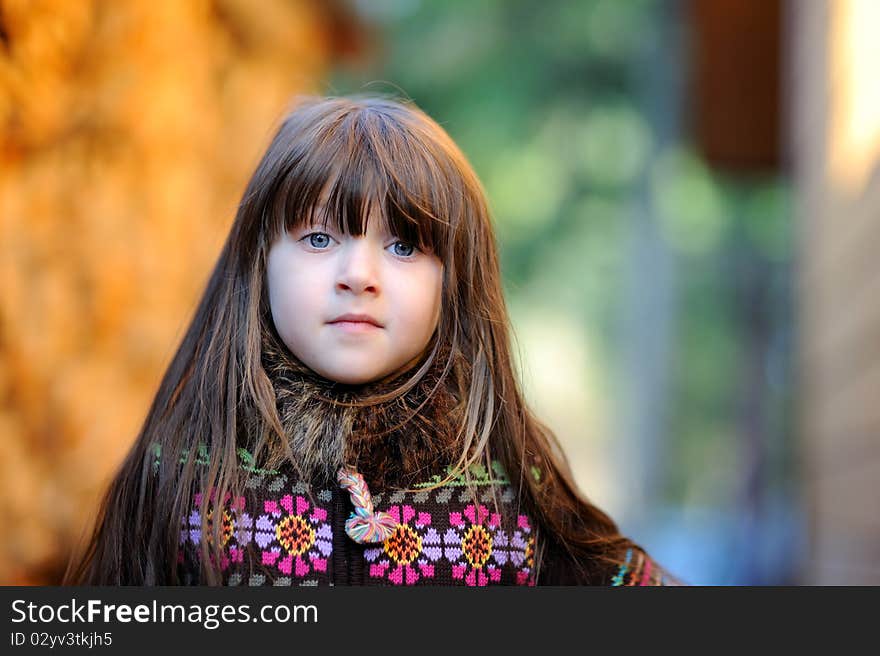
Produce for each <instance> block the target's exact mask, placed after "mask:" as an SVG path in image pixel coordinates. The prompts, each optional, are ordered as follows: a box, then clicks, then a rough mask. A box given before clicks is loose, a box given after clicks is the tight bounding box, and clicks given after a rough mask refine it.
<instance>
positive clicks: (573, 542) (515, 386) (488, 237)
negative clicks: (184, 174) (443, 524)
mask: <svg viewBox="0 0 880 656" xmlns="http://www.w3.org/2000/svg"><path fill="white" fill-rule="evenodd" d="M325 196H326V202H324V198H325ZM321 202H324V206H325V209H324V214H323V220H324V221H325V222H326V221H334V222H335V223H336V226H337V228H338V229H339V230H340V231H344V232H346V233H350V234H355V235H360V234H363V232H364V230H365V228H366V226H365V225H364V224H365V217H367V216H369V215H370V211H371V210H372V209H374V207H373V206H375V209H378V210H379V212H380V214H381V216H382V218H383V219H384V220H385V221H387V222H388V224H389V226H390V227H391V230H392V232H393V233H394V234H395V236H397V237H398V238H400V239H402V240H405V241H408V242H409V243H412V244H415V245H417V246H419V248H420V249H424V250H427V251H430V252H432V253H434V254H436V255H437V256H438V257H439V258H440V260H441V261H442V262H443V264H444V280H443V294H442V309H441V313H440V320H439V325H438V329H437V332H436V333H435V339H433V340H432V342H431V345H430V346H429V350H430V352H429V353H428V354H427V356H426V357H425V358H424V362H423V363H422V365H421V366H420V367H417V368H415V369H414V370H413V371H412V372H411V375H410V374H408V376H407V380H406V381H405V383H404V385H402V387H401V389H400V390H398V391H397V392H396V393H403V392H404V391H405V390H406V389H409V388H411V387H412V386H413V385H415V384H416V382H418V381H419V380H420V378H421V377H422V376H424V375H425V373H426V371H428V369H429V368H430V367H431V366H432V364H434V359H435V358H437V357H448V362H447V363H446V366H445V369H444V375H449V380H451V381H453V384H455V385H457V386H458V389H457V392H458V394H459V398H461V399H464V400H466V412H464V413H463V421H462V425H461V426H459V427H458V435H459V441H460V447H461V448H460V453H461V455H460V458H459V459H458V462H457V463H455V465H454V467H453V469H452V473H451V474H450V476H457V475H459V474H464V475H467V473H468V471H469V470H470V468H471V466H473V465H474V464H482V465H483V466H485V467H487V468H491V466H492V462H493V461H496V460H497V461H499V462H500V463H501V465H502V466H503V467H504V470H505V471H506V472H507V473H508V476H509V479H510V481H511V482H512V483H513V484H514V485H515V486H516V487H517V489H518V490H519V492H520V495H521V499H522V503H524V504H525V505H526V506H527V507H528V508H529V509H530V511H531V513H532V516H533V517H535V518H536V520H537V528H538V530H539V531H540V532H541V533H542V534H543V535H544V536H545V538H546V539H545V540H544V541H543V542H544V543H546V545H547V546H546V549H545V550H544V551H542V553H539V554H538V555H537V558H536V560H537V562H538V566H539V567H540V564H541V560H542V557H543V556H544V554H546V553H550V552H552V553H554V554H555V555H554V558H556V559H557V561H558V559H560V558H562V559H564V562H565V563H566V570H567V571H568V572H569V575H570V578H572V580H574V581H576V582H582V583H603V582H607V581H608V580H609V576H608V573H609V571H611V568H612V567H614V566H615V565H618V564H619V563H621V562H622V561H623V553H624V552H625V551H627V550H628V549H639V547H638V546H637V545H635V544H633V543H632V542H631V541H630V540H628V539H627V538H625V537H624V536H622V535H621V534H620V533H619V531H618V529H617V527H616V526H615V524H614V522H613V521H612V520H611V519H610V518H609V517H608V516H607V515H606V514H605V513H603V512H602V511H601V510H599V509H598V508H596V507H595V506H594V505H592V504H591V503H589V501H587V500H586V499H585V498H584V497H583V496H582V495H581V494H580V493H579V491H578V490H577V488H576V486H575V484H574V482H573V478H572V474H571V471H570V469H569V466H568V464H567V461H566V459H565V456H564V454H563V453H562V451H561V449H560V448H559V444H558V442H557V440H556V438H555V436H554V435H553V434H552V432H551V431H550V430H549V429H548V428H547V427H546V426H545V425H544V424H542V423H541V422H540V421H539V420H538V419H537V418H536V417H535V416H534V415H533V414H532V412H531V411H530V410H529V408H528V407H527V406H526V403H525V401H524V398H523V393H522V390H521V386H520V384H519V382H518V380H517V376H516V374H515V371H514V366H513V362H512V359H511V348H510V326H509V318H508V312H507V307H506V304H505V299H504V296H503V292H502V286H501V274H500V268H499V263H498V256H497V249H496V240H495V234H494V230H493V227H492V221H491V219H490V213H489V209H488V206H487V203H486V196H485V192H484V190H483V188H482V185H481V183H480V181H479V180H478V178H477V176H476V174H475V173H474V171H473V169H472V168H471V166H470V164H469V163H468V161H467V159H466V158H465V156H464V155H463V154H462V152H461V151H460V150H459V148H458V147H457V146H456V145H455V143H454V142H453V141H452V139H451V138H450V137H449V136H448V135H447V134H446V132H445V131H444V130H443V129H442V128H441V127H440V126H439V125H438V124H437V123H436V122H435V121H434V120H432V119H431V118H430V117H428V116H427V115H426V114H425V113H424V112H422V111H421V110H420V109H418V108H417V107H415V106H414V105H413V104H412V103H410V102H408V101H401V100H394V99H389V98H384V97H377V96H354V97H345V98H339V97H335V98H322V97H311V96H306V97H299V98H297V99H296V102H295V103H294V105H293V108H292V110H291V111H290V112H289V113H288V114H287V116H286V117H285V118H284V119H283V121H282V123H281V125H280V128H279V129H278V130H277V132H276V134H275V136H274V138H273V139H272V141H271V143H270V145H269V147H268V150H267V151H266V153H265V155H264V156H263V158H262V160H261V161H260V163H259V165H258V167H257V169H256V171H255V173H254V174H253V176H252V178H251V180H250V181H249V183H248V185H247V187H246V189H245V192H244V196H243V198H242V200H241V203H240V205H239V207H238V211H237V214H236V217H235V221H234V223H233V225H232V228H231V230H230V234H229V236H228V239H227V241H226V243H225V245H224V246H223V249H222V251H221V253H220V256H219V259H218V260H217V263H216V265H215V267H214V270H213V272H212V274H211V277H210V279H209V281H208V284H207V288H206V290H205V292H204V295H203V296H202V298H201V301H200V302H199V304H198V307H197V309H196V312H195V315H194V318H193V320H192V322H191V324H190V325H189V328H188V329H187V331H186V334H185V335H184V337H183V340H182V343H181V344H180V347H179V348H178V350H177V352H176V354H175V355H174V358H173V360H172V362H171V364H170V366H169V367H168V370H167V371H166V373H165V375H164V377H163V379H162V382H161V384H160V386H159V390H158V392H157V394H156V396H155V399H154V400H153V403H152V405H151V406H150V408H149V411H148V413H147V416H146V419H145V421H144V424H143V427H142V428H141V430H140V433H139V435H138V437H137V440H136V442H135V444H134V446H133V447H132V449H131V451H130V453H129V454H128V456H127V457H126V459H125V460H124V462H123V463H122V465H121V467H120V469H119V471H118V472H117V474H116V476H115V478H114V480H113V481H112V483H111V485H110V487H109V489H108V490H107V493H106V495H105V497H104V499H103V501H102V504H101V506H100V510H99V513H98V516H97V521H96V523H95V526H94V529H93V531H92V533H91V535H90V538H89V540H88V542H87V543H86V546H85V547H84V548H83V549H82V550H81V551H82V553H80V554H79V555H78V556H77V557H76V558H75V559H72V560H71V563H70V566H69V567H68V571H67V574H66V576H65V582H66V583H78V584H147V585H156V584H160V585H169V584H175V583H177V582H178V579H177V562H178V557H179V553H180V552H179V546H178V542H179V537H180V529H179V527H180V526H181V522H182V519H183V517H184V513H185V512H186V511H187V510H188V508H189V504H190V502H191V499H192V494H193V492H194V491H196V490H212V491H214V493H215V494H216V495H217V497H219V498H221V499H222V498H225V497H226V496H227V495H229V494H237V493H238V492H239V490H241V488H242V485H243V481H242V473H241V471H240V469H239V467H238V461H237V457H238V456H237V454H238V449H239V448H240V447H242V446H243V445H247V446H248V447H249V448H250V449H251V450H252V452H253V453H254V454H256V458H257V459H259V457H260V454H268V455H269V456H270V457H271V456H272V455H273V454H274V455H275V456H277V455H278V454H283V455H284V457H285V459H287V460H289V461H290V463H291V464H292V465H293V466H294V467H296V466H297V463H296V457H295V455H294V454H292V453H290V450H289V445H288V444H287V441H286V440H285V439H284V431H283V428H282V426H281V424H280V422H279V418H278V413H277V410H276V406H275V393H274V390H273V386H272V383H271V381H270V379H269V378H268V377H267V374H266V372H265V371H264V369H263V367H262V364H261V357H260V355H261V335H262V334H263V331H264V330H265V327H266V322H267V321H269V322H271V318H269V312H268V306H267V293H266V258H267V253H268V249H269V247H270V246H271V244H272V243H273V241H274V240H275V238H276V237H277V236H278V235H279V234H280V233H281V231H282V230H286V229H292V228H294V227H296V225H297V224H298V223H300V222H302V221H304V220H305V219H306V218H309V219H310V220H313V219H314V218H315V216H316V212H317V211H318V210H317V208H318V206H319V203H321ZM440 354H443V355H440ZM460 361H463V362H467V363H468V364H469V372H468V375H467V376H461V375H459V374H460V372H456V371H455V362H460ZM254 425H260V426H263V427H265V430H261V431H258V435H249V434H247V433H248V431H246V430H244V427H246V426H249V427H252V426H254ZM200 447H202V448H206V449H207V451H208V452H209V453H210V454H211V457H210V458H209V462H208V464H207V466H202V467H197V466H196V461H197V460H198V456H197V452H198V450H199V448H200ZM215 456H217V457H215ZM490 470H491V469H490ZM205 496H206V497H207V496H209V495H205ZM201 512H202V513H203V517H204V516H205V513H206V512H208V509H207V499H205V500H203V503H202V506H201ZM209 524H210V525H212V526H213V528H212V530H213V532H214V535H213V538H214V539H213V540H211V539H206V540H202V541H201V545H202V546H201V548H202V549H203V550H204V551H203V554H204V555H206V556H208V561H209V562H219V561H218V560H213V561H212V560H211V559H212V558H214V559H216V558H219V552H218V549H219V546H218V545H219V544H220V539H219V533H218V532H219V529H220V524H221V522H219V521H218V522H213V523H210V522H209ZM209 543H210V544H212V545H213V549H214V551H213V552H211V553H208V548H209ZM548 550H549V551H548ZM206 581H207V582H208V583H209V584H216V583H218V582H219V581H220V576H219V573H218V572H210V571H209V572H208V574H207V578H206Z"/></svg>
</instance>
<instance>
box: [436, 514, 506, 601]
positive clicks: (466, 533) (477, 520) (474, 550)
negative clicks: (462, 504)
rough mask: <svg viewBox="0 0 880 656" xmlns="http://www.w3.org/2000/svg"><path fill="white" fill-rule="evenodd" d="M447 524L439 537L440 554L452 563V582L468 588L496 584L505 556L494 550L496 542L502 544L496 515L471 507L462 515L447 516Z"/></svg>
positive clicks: (502, 537) (499, 525) (498, 520)
mask: <svg viewBox="0 0 880 656" xmlns="http://www.w3.org/2000/svg"><path fill="white" fill-rule="evenodd" d="M462 515H464V517H462ZM465 520H467V521H465ZM449 524H450V527H449V529H448V530H447V531H446V532H445V533H444V534H443V553H444V555H445V556H446V558H447V559H448V560H449V561H450V562H451V563H452V578H454V579H457V580H459V581H464V582H465V584H467V585H469V586H485V585H489V584H490V583H500V581H501V566H502V565H503V564H504V563H505V562H507V559H506V554H505V553H504V552H501V553H500V554H496V550H495V543H496V542H497V541H498V538H499V537H500V538H501V541H502V542H503V541H504V534H503V531H501V517H500V515H499V514H498V513H491V514H490V513H489V510H488V508H486V506H483V505H480V506H475V505H473V504H471V505H469V506H467V507H466V508H465V509H464V513H458V512H453V513H449ZM499 556H500V557H499Z"/></svg>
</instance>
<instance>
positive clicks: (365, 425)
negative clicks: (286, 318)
mask: <svg viewBox="0 0 880 656" xmlns="http://www.w3.org/2000/svg"><path fill="white" fill-rule="evenodd" d="M430 348H431V346H430V345H429V348H428V349H427V350H426V353H428V352H430ZM438 356H439V357H437V358H436V359H435V361H434V363H433V364H432V365H431V367H430V369H429V370H428V371H427V372H426V375H425V376H423V377H422V379H421V380H420V381H418V382H417V383H416V384H415V386H414V387H412V388H411V389H410V390H408V391H407V392H405V393H404V394H403V395H401V396H398V397H397V398H395V399H393V400H390V401H385V402H379V403H374V404H371V405H367V406H361V407H357V406H355V407H351V406H345V405H341V404H346V403H347V404H350V403H352V402H357V401H360V400H363V399H365V398H367V397H369V396H375V395H379V394H384V393H387V392H391V391H392V390H395V389H396V388H397V387H399V386H401V385H402V383H404V382H405V381H406V379H407V378H408V376H410V375H412V374H413V373H414V372H415V371H417V370H418V368H419V367H420V366H421V365H422V364H423V363H424V359H423V360H420V361H419V362H418V363H417V364H416V365H415V367H413V368H411V369H410V370H409V371H408V372H406V373H404V374H398V375H397V376H396V377H393V378H391V379H387V380H382V381H376V382H372V383H367V384H365V385H346V384H342V383H336V382H334V381H330V380H328V379H326V378H323V377H321V376H319V375H318V374H316V373H315V372H314V371H312V370H311V369H309V368H308V367H307V366H306V365H305V364H303V363H302V361H300V360H299V359H298V358H297V357H296V356H295V355H293V353H291V351H290V350H289V349H288V348H287V346H286V345H284V343H283V342H282V341H281V339H280V337H279V336H278V334H277V332H276V331H275V330H274V327H271V328H270V329H269V330H266V331H264V335H263V352H262V363H263V367H264V369H265V371H266V373H267V375H268V376H269V380H270V381H271V383H272V386H273V387H274V390H275V399H276V408H277V410H278V416H279V418H280V420H281V425H282V427H283V428H284V433H285V436H286V437H287V439H288V444H289V445H290V448H291V451H292V454H293V457H294V459H295V462H296V466H297V468H298V469H299V471H300V472H301V473H302V475H303V476H306V477H307V478H308V479H309V480H311V481H312V482H313V483H314V484H320V485H327V484H335V480H336V471H337V470H338V469H339V467H340V466H342V465H346V466H349V467H353V468H354V469H356V470H357V471H359V472H360V473H361V474H363V476H364V478H365V480H366V481H367V484H368V485H369V486H370V488H371V489H372V490H373V491H374V492H379V491H381V490H385V489H392V488H407V487H411V486H412V485H413V484H415V483H418V482H421V481H426V480H428V479H430V477H431V476H432V475H433V474H442V473H443V472H444V469H445V467H446V466H447V465H449V464H451V463H454V462H455V461H456V459H457V458H458V457H459V456H460V449H457V448H456V444H455V443H456V430H457V427H458V426H459V425H460V420H461V417H462V415H463V413H464V404H463V403H462V401H461V395H460V394H458V393H457V392H456V384H455V383H458V384H459V385H460V384H461V382H462V381H463V380H467V378H465V377H463V376H465V375H466V374H465V367H466V363H464V362H463V358H461V357H459V358H457V359H456V360H455V362H454V365H453V367H452V368H451V369H450V372H449V373H448V374H447V376H446V378H445V379H444V380H443V381H440V378H441V376H442V374H443V369H444V366H445V364H446V361H447V358H448V357H449V352H448V350H443V349H441V351H440V353H439V354H438ZM438 382H439V385H438ZM435 386H436V388H437V389H436V390H434V387H435ZM432 390H433V394H432ZM423 402H424V403H423ZM419 406H422V407H421V408H420V409H419Z"/></svg>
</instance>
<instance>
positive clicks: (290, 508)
mask: <svg viewBox="0 0 880 656" xmlns="http://www.w3.org/2000/svg"><path fill="white" fill-rule="evenodd" d="M263 511H264V512H263V514H261V515H260V516H259V517H258V518H257V522H256V532H255V535H254V540H255V542H256V543H257V545H258V546H259V547H260V549H261V550H262V551H261V552H260V556H261V558H262V560H261V564H262V565H269V566H274V567H277V568H278V571H280V572H281V573H283V574H285V575H287V576H293V577H295V578H299V579H302V578H304V577H306V576H308V575H309V574H310V573H312V572H313V571H314V572H326V571H327V559H328V558H329V557H330V554H331V553H332V551H333V531H332V529H331V527H330V523H329V522H328V521H327V510H326V509H325V508H319V507H318V506H312V505H311V504H310V503H309V501H308V499H306V498H305V497H303V496H300V495H296V496H294V495H291V494H286V495H284V496H282V497H281V498H280V499H278V500H266V501H264V502H263Z"/></svg>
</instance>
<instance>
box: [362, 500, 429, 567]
mask: <svg viewBox="0 0 880 656" xmlns="http://www.w3.org/2000/svg"><path fill="white" fill-rule="evenodd" d="M388 514H389V515H391V517H393V518H394V520H395V521H396V522H397V523H398V524H397V528H396V529H395V530H394V533H392V534H391V535H390V536H389V537H388V538H387V539H386V540H385V542H383V543H382V546H381V547H378V548H371V549H367V550H366V551H365V552H364V558H366V560H367V562H368V563H369V564H370V565H369V576H370V577H371V578H378V579H387V580H388V581H389V582H391V583H393V584H394V585H414V584H415V583H416V582H418V581H419V580H420V579H432V578H434V573H435V570H434V566H435V563H436V562H437V561H438V560H439V559H440V557H441V556H442V550H441V548H440V536H439V535H438V534H437V531H436V530H435V529H434V527H433V526H431V521H432V520H431V515H430V513H426V512H416V510H415V509H414V508H413V507H412V506H411V505H404V506H392V507H391V508H389V509H388Z"/></svg>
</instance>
